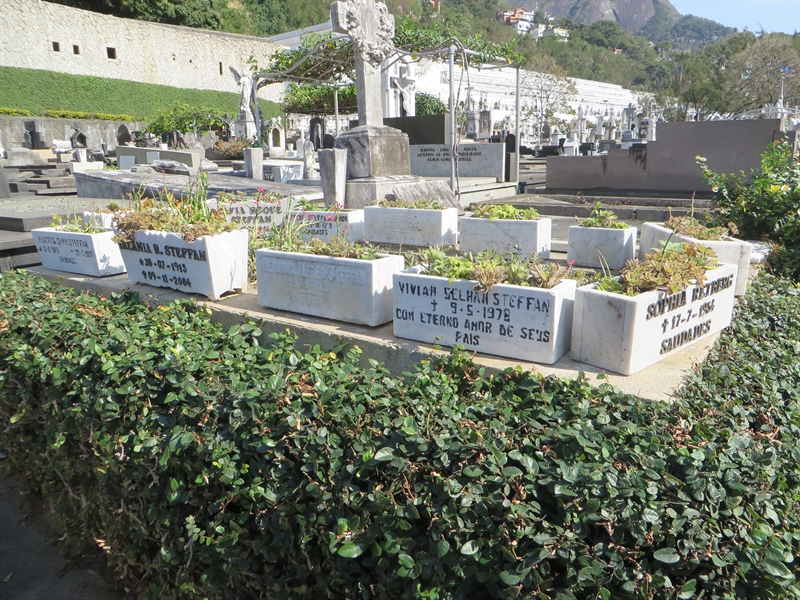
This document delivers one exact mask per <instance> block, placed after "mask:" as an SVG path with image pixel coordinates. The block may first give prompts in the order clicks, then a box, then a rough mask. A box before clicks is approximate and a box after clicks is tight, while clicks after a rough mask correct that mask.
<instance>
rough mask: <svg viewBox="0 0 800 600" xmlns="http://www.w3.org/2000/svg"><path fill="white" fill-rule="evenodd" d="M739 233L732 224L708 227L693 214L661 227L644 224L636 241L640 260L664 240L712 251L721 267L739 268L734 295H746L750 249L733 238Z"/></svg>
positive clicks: (751, 247) (673, 219)
mask: <svg viewBox="0 0 800 600" xmlns="http://www.w3.org/2000/svg"><path fill="white" fill-rule="evenodd" d="M738 233H739V231H738V229H737V228H736V225H735V224H734V223H729V224H728V226H727V227H724V226H709V225H706V224H704V223H702V222H700V220H699V219H696V218H695V217H694V210H692V212H691V213H690V214H689V215H686V216H684V217H672V216H671V217H670V218H669V219H668V220H667V221H666V222H665V223H664V226H663V227H662V226H661V225H658V224H656V223H645V224H644V225H643V226H642V234H641V239H640V241H639V258H643V257H644V256H645V255H646V254H647V253H648V252H651V251H652V250H654V249H657V248H659V247H660V244H661V243H663V242H664V241H666V240H672V241H674V242H696V243H698V244H702V245H703V246H706V247H708V248H711V249H712V250H713V251H714V252H715V253H716V255H717V257H718V259H719V262H721V263H733V264H735V265H737V266H738V272H737V275H736V295H737V296H741V295H742V294H744V293H745V292H746V291H747V278H748V275H749V272H750V255H751V253H752V250H753V245H752V244H750V243H749V242H744V241H742V240H737V239H735V238H734V237H733V236H735V235H737V234H738Z"/></svg>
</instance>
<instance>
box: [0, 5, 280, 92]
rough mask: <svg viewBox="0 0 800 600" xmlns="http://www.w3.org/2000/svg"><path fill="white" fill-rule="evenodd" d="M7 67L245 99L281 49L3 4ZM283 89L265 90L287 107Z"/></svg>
mask: <svg viewBox="0 0 800 600" xmlns="http://www.w3.org/2000/svg"><path fill="white" fill-rule="evenodd" d="M0 31H2V32H3V39H2V42H0V66H5V67H18V68H26V69H41V70H48V71H57V72H59V73H70V74H75V75H93V76H95V77H105V78H110V79H123V80H127V81H137V82H140V83H153V84H159V85H169V86H173V87H178V88H191V89H201V90H216V91H220V92H233V93H240V90H241V88H240V85H239V84H238V83H237V81H236V77H235V76H234V75H233V73H232V71H231V69H235V70H236V71H237V72H238V73H243V72H245V71H246V70H247V60H248V58H249V57H251V56H253V57H255V58H256V59H257V60H260V61H262V62H263V61H264V60H265V59H266V58H267V57H269V56H270V55H271V54H273V53H274V52H275V51H276V50H277V49H278V46H276V44H275V43H274V42H271V41H269V40H268V39H266V38H260V37H254V36H246V35H236V34H232V33H221V32H217V31H208V30H205V29H192V28H190V27H179V26H176V25H164V24H161V23H151V22H148V21H138V20H135V19H121V18H119V17H112V16H110V15H104V14H100V13H95V12H90V11H87V10H81V9H77V8H72V7H69V6H63V5H61V4H53V3H51V2H43V1H42V0H2V2H0ZM282 91H283V86H268V87H265V88H262V89H261V90H259V92H258V95H259V97H260V98H263V99H265V100H272V101H275V102H279V101H280V96H281V93H282Z"/></svg>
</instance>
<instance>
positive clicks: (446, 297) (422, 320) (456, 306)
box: [394, 248, 577, 364]
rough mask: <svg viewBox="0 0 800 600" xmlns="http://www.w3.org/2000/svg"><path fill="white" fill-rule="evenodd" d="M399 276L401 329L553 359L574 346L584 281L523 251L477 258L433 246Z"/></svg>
mask: <svg viewBox="0 0 800 600" xmlns="http://www.w3.org/2000/svg"><path fill="white" fill-rule="evenodd" d="M419 257H420V264H419V265H417V266H415V267H412V268H410V269H406V270H405V271H403V272H402V273H397V274H395V290H394V308H395V314H394V317H395V318H394V334H395V335H396V336H398V337H401V338H407V339H412V340H418V341H421V342H428V343H441V344H445V345H449V346H452V345H456V344H458V345H463V346H464V347H466V348H468V349H470V350H477V351H479V352H485V353H487V354H496V355H498V356H506V357H509V358H516V359H521V360H529V361H533V362H540V363H545V364H552V363H554V362H556V361H557V360H558V359H559V358H561V356H563V355H564V354H565V353H566V352H567V351H568V350H569V343H570V333H571V327H572V302H573V299H574V297H575V288H576V286H577V283H576V281H575V280H573V279H569V276H570V275H571V274H572V273H571V267H572V265H569V266H568V267H567V268H564V267H562V266H560V265H556V264H554V263H546V262H543V261H541V260H539V259H538V258H536V257H535V256H534V257H533V258H527V257H526V256H525V255H524V254H522V253H512V254H510V255H508V254H507V255H502V254H499V253H497V252H494V251H493V250H488V251H484V252H481V253H479V254H477V255H475V256H473V255H466V256H453V255H448V254H446V253H445V252H444V251H442V250H441V249H437V248H433V249H428V250H425V251H423V252H422V253H420V255H419Z"/></svg>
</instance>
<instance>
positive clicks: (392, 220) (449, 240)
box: [364, 206, 458, 246]
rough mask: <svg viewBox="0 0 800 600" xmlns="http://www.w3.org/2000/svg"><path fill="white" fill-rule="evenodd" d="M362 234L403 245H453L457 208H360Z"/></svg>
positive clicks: (366, 236)
mask: <svg viewBox="0 0 800 600" xmlns="http://www.w3.org/2000/svg"><path fill="white" fill-rule="evenodd" d="M364 237H365V238H366V240H367V241H370V242H376V243H379V244H399V245H403V246H442V245H444V244H451V245H455V243H456V241H457V238H458V209H456V208H445V209H444V210H425V209H417V208H384V207H381V206H367V207H365V208H364Z"/></svg>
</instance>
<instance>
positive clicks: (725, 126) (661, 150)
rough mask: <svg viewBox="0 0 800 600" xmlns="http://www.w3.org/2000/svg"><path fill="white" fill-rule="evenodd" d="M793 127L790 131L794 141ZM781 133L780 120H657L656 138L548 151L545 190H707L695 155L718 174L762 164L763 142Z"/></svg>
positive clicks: (707, 192)
mask: <svg viewBox="0 0 800 600" xmlns="http://www.w3.org/2000/svg"><path fill="white" fill-rule="evenodd" d="M794 135H795V132H792V136H791V139H792V143H794ZM780 137H782V134H781V122H780V120H779V119H755V120H751V121H699V122H693V121H688V122H679V123H659V125H658V140H657V141H653V142H648V143H647V145H646V147H644V148H632V149H630V150H609V152H608V155H607V156H549V157H548V158H547V191H548V192H557V191H561V192H575V191H583V192H585V193H591V192H599V191H612V192H613V191H616V192H628V191H635V192H639V193H641V192H654V193H664V194H669V193H674V194H678V195H681V196H683V195H685V196H689V195H691V194H692V192H697V193H698V195H706V196H707V195H710V193H711V191H710V189H709V187H708V186H707V185H706V184H705V183H703V180H702V177H701V175H702V170H701V169H700V167H698V166H697V159H696V158H695V157H696V156H698V155H699V156H703V157H705V158H706V159H707V163H706V164H707V165H708V166H709V167H710V168H711V169H712V170H713V171H716V172H717V173H736V174H738V173H739V171H744V172H745V173H746V174H749V173H750V170H751V169H753V168H755V167H757V166H759V165H760V164H761V153H762V152H764V150H765V149H766V147H767V145H768V144H769V143H770V142H772V141H774V140H776V139H778V138H780Z"/></svg>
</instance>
